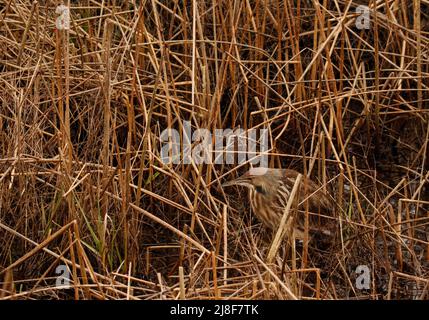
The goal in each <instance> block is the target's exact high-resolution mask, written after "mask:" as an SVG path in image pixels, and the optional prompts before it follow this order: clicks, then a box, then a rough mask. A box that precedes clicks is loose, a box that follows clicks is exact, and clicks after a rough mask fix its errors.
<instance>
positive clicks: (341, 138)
mask: <svg viewBox="0 0 429 320" xmlns="http://www.w3.org/2000/svg"><path fill="white" fill-rule="evenodd" d="M70 2H71V3H70V11H71V26H70V30H68V31H64V30H57V29H56V27H55V21H56V18H57V16H58V15H57V14H56V13H55V9H56V6H57V5H59V4H60V3H59V1H48V0H47V1H42V0H40V1H35V2H30V1H23V0H12V1H6V0H0V243H1V245H0V298H4V299H13V298H16V299H18V298H19V299H37V298H50V299H69V298H75V299H177V298H186V299H215V298H219V299H226V298H229V299H287V298H295V297H296V298H303V299H367V298H370V299H427V298H428V297H429V294H428V290H429V237H428V232H429V227H428V223H429V213H428V207H429V206H428V204H429V187H428V178H429V173H428V168H429V152H428V148H429V146H428V143H429V121H428V120H429V112H428V110H429V109H428V106H429V103H428V101H429V89H428V86H429V63H428V61H429V60H428V59H429V51H428V50H429V16H428V13H429V2H428V1H427V0H413V1H408V0H379V1H351V2H350V1H340V0H333V1H331V0H329V1H328V0H312V1H310V0H293V1H280V0H212V1H210V0H204V1H203V0H201V1H192V0H171V1H162V0H142V1H114V0H106V1H100V0H82V1H70ZM65 4H67V3H65ZM359 4H366V5H368V6H369V7H370V8H371V10H372V11H371V14H370V20H371V24H370V28H369V29H363V30H359V29H358V28H356V25H355V22H356V19H357V18H358V14H356V11H355V10H356V7H357V5H359ZM184 121H190V122H191V124H192V128H193V130H195V129H198V128H204V129H209V130H210V131H213V130H215V129H219V128H238V127H241V128H244V129H246V130H247V129H251V128H263V127H265V128H268V129H269V141H270V143H269V163H270V167H275V168H279V167H282V168H294V169H296V170H299V171H301V172H303V173H304V174H308V175H309V176H311V177H312V179H313V180H315V181H317V182H318V183H320V184H321V185H323V187H324V188H325V189H326V190H328V191H329V192H330V194H331V195H332V197H333V199H334V201H335V202H336V203H337V204H338V205H337V207H338V208H337V211H338V212H337V216H338V223H339V224H340V226H341V230H342V233H341V234H342V236H341V239H340V241H339V243H337V244H333V245H332V246H330V247H328V248H323V249H320V248H316V247H314V246H313V245H312V244H311V243H310V245H309V248H308V256H307V257H303V256H302V252H303V246H302V245H301V244H299V243H297V244H296V246H292V248H291V253H290V254H289V255H288V256H287V261H286V264H285V270H284V272H283V273H282V267H283V262H282V258H283V254H282V253H281V252H280V251H281V250H280V251H279V253H278V254H277V257H276V258H275V259H274V260H273V261H267V259H266V256H267V251H268V248H269V246H270V241H271V238H270V235H269V234H268V235H267V232H266V230H265V229H263V227H262V226H261V225H260V224H259V222H258V221H257V220H256V219H255V218H254V217H253V215H251V212H250V208H249V205H248V203H247V201H248V200H247V196H246V192H245V190H242V189H240V188H236V189H234V188H233V189H230V190H227V191H228V194H225V193H224V191H223V190H222V188H221V186H220V184H221V183H222V182H224V181H225V180H227V179H231V178H233V177H235V176H236V175H237V174H241V173H243V172H244V171H245V170H246V169H248V168H249V165H248V164H244V165H239V164H235V165H228V164H219V165H211V164H202V165H199V164H195V163H193V164H174V165H173V164H164V163H163V162H162V161H161V159H160V150H161V147H162V143H161V141H160V133H161V132H162V131H163V130H164V129H166V128H175V129H177V130H181V128H182V126H183V123H184ZM59 265H65V266H67V268H68V270H69V272H70V277H71V287H70V288H69V289H62V288H58V287H56V286H55V284H56V280H57V277H58V274H56V272H55V270H56V268H57V267H58V266H59ZM359 265H366V266H368V268H369V270H370V288H369V289H364V290H362V289H359V288H357V286H356V278H357V276H358V274H357V273H356V272H355V271H356V268H357V267H358V266H359Z"/></svg>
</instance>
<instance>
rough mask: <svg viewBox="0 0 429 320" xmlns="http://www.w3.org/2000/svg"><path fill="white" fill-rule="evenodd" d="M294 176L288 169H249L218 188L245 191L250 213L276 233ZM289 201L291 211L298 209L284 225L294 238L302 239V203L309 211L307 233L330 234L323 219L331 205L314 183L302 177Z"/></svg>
mask: <svg viewBox="0 0 429 320" xmlns="http://www.w3.org/2000/svg"><path fill="white" fill-rule="evenodd" d="M298 175H299V172H297V171H295V170H291V169H266V168H253V169H250V170H249V171H248V172H247V173H245V174H244V175H242V176H241V177H239V178H237V179H235V180H231V181H228V182H226V183H224V184H223V185H222V186H223V187H227V186H234V185H239V186H245V187H247V188H249V189H250V191H249V196H250V205H251V207H252V210H253V213H254V214H255V215H256V216H257V217H258V218H259V220H260V221H261V222H262V223H263V224H264V225H265V226H266V227H268V228H270V229H272V230H274V231H277V228H278V227H279V225H280V221H281V218H282V216H283V214H284V212H285V208H286V205H287V203H288V200H289V196H290V194H291V191H292V188H293V186H294V184H295V181H296V179H297V177H298ZM293 201H294V202H293V207H291V208H297V209H301V210H300V211H295V212H296V214H295V217H294V219H289V218H291V217H292V216H291V217H288V221H289V222H288V223H289V224H288V225H292V226H293V228H294V231H295V236H296V238H298V239H303V236H304V226H305V211H304V212H303V211H302V209H304V208H305V202H306V201H308V209H309V232H311V233H313V232H316V233H321V234H325V235H327V236H329V235H331V234H332V233H331V230H332V220H331V219H327V218H326V217H327V215H330V214H331V213H332V212H333V203H332V200H331V199H330V198H329V197H328V195H327V194H326V193H324V192H323V191H322V190H321V188H320V187H319V186H318V185H317V184H316V183H315V182H313V181H312V180H310V179H309V178H306V177H304V176H303V177H302V179H301V182H300V185H299V186H298V189H297V192H296V194H295V198H294V199H293ZM292 211H293V210H291V211H290V212H292ZM329 220H331V221H329Z"/></svg>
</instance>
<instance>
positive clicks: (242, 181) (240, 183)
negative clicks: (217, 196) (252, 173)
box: [222, 177, 251, 188]
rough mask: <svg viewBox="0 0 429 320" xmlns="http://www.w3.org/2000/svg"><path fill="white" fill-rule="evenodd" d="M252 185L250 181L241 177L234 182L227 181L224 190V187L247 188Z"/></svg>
mask: <svg viewBox="0 0 429 320" xmlns="http://www.w3.org/2000/svg"><path fill="white" fill-rule="evenodd" d="M250 185H251V183H250V181H249V179H248V178H247V177H246V178H243V177H240V178H237V179H234V180H230V181H227V182H225V183H223V184H222V188H224V187H230V186H245V187H249V186H250Z"/></svg>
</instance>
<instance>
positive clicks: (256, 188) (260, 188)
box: [255, 186, 265, 194]
mask: <svg viewBox="0 0 429 320" xmlns="http://www.w3.org/2000/svg"><path fill="white" fill-rule="evenodd" d="M255 190H256V192H259V193H262V194H265V190H264V188H262V186H256V187H255Z"/></svg>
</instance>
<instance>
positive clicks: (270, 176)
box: [222, 168, 281, 197]
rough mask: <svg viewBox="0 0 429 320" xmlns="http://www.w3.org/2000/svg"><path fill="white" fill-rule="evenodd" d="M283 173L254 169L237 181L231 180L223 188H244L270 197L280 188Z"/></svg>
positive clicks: (273, 170)
mask: <svg viewBox="0 0 429 320" xmlns="http://www.w3.org/2000/svg"><path fill="white" fill-rule="evenodd" d="M280 177H281V171H279V170H275V169H267V168H252V169H250V170H249V171H248V172H246V173H245V174H244V175H242V176H240V177H238V178H237V179H234V180H230V181H227V182H225V183H224V184H222V187H229V186H244V187H247V188H249V189H252V190H254V191H256V192H257V193H259V194H261V195H264V196H268V197H269V196H270V195H272V194H274V193H275V192H276V190H277V188H278V187H279V178H280Z"/></svg>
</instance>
